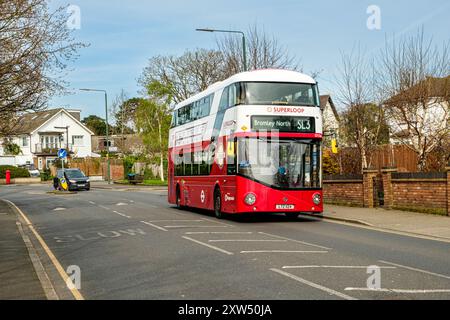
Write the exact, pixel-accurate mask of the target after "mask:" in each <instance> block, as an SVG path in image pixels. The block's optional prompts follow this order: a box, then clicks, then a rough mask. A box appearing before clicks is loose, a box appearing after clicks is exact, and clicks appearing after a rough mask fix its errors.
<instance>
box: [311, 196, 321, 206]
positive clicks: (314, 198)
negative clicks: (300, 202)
mask: <svg viewBox="0 0 450 320" xmlns="http://www.w3.org/2000/svg"><path fill="white" fill-rule="evenodd" d="M313 202H314V204H315V205H316V206H318V205H319V204H321V203H322V196H321V195H320V194H318V193H316V194H315V195H314V196H313Z"/></svg>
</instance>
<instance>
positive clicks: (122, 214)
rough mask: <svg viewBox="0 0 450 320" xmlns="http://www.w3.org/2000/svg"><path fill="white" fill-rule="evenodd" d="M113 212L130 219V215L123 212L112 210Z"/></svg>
mask: <svg viewBox="0 0 450 320" xmlns="http://www.w3.org/2000/svg"><path fill="white" fill-rule="evenodd" d="M114 213H117V214H118V215H119V216H122V217H124V218H127V219H131V217H130V216H127V215H126V214H124V213H121V212H118V211H114Z"/></svg>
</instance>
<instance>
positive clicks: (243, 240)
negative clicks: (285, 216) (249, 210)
mask: <svg viewBox="0 0 450 320" xmlns="http://www.w3.org/2000/svg"><path fill="white" fill-rule="evenodd" d="M208 242H287V240H245V239H236V240H232V239H230V240H209V241H208Z"/></svg>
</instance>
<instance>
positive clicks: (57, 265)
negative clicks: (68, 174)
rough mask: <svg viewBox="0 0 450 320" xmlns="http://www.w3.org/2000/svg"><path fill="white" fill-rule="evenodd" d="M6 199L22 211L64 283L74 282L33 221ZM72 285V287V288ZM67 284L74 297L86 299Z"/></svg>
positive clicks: (12, 204)
mask: <svg viewBox="0 0 450 320" xmlns="http://www.w3.org/2000/svg"><path fill="white" fill-rule="evenodd" d="M4 201H6V202H7V203H8V204H9V205H10V206H12V207H13V208H15V209H16V210H17V212H19V213H20V215H21V216H22V218H23V219H24V220H25V222H26V224H27V226H28V227H29V228H30V230H31V231H32V232H33V234H34V236H35V237H36V239H37V240H38V241H39V243H40V244H41V246H42V248H43V249H44V251H45V252H46V253H47V255H48V257H49V258H50V261H51V262H52V263H53V265H54V266H55V268H56V270H57V271H58V273H59V275H60V276H61V278H62V279H63V281H64V283H65V284H66V286H67V284H68V283H72V280H71V279H70V278H69V276H68V275H67V273H66V272H65V270H64V268H63V267H62V265H61V263H59V261H58V259H57V258H56V256H55V255H54V254H53V252H52V250H50V248H49V247H48V246H47V244H46V243H45V241H44V239H42V237H41V236H40V235H39V233H38V232H37V231H36V229H35V228H34V226H33V224H32V223H31V221H30V220H29V219H28V218H27V216H26V215H25V214H24V213H23V211H22V210H20V208H19V207H17V206H16V205H15V204H14V203H12V202H11V201H9V200H4ZM70 287H72V288H70ZM70 287H69V286H67V288H68V289H69V290H70V292H71V293H72V295H73V297H74V298H75V300H84V297H83V295H82V294H81V293H80V291H78V289H77V288H74V287H73V286H70Z"/></svg>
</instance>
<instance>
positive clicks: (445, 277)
mask: <svg viewBox="0 0 450 320" xmlns="http://www.w3.org/2000/svg"><path fill="white" fill-rule="evenodd" d="M378 262H381V263H384V264H389V265H391V266H396V267H399V268H403V269H408V270H412V271H417V272H422V273H425V274H429V275H432V276H436V277H440V278H444V279H450V276H446V275H443V274H439V273H434V272H431V271H426V270H422V269H417V268H413V267H408V266H403V265H401V264H397V263H393V262H388V261H383V260H378Z"/></svg>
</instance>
